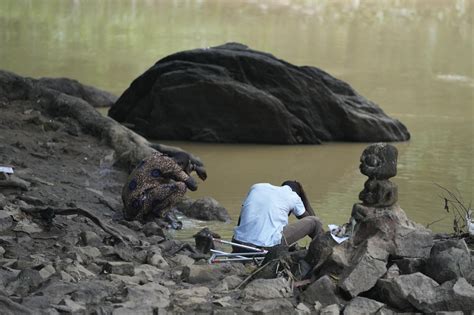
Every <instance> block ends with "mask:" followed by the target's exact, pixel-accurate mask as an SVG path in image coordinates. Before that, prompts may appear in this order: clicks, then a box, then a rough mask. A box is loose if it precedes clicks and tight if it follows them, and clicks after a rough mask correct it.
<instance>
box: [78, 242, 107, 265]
mask: <svg viewBox="0 0 474 315" xmlns="http://www.w3.org/2000/svg"><path fill="white" fill-rule="evenodd" d="M75 251H76V253H77V254H78V255H79V256H80V257H81V260H82V261H83V262H84V263H86V264H89V263H91V262H93V261H94V260H95V259H96V258H98V257H100V256H102V253H101V252H100V250H99V249H98V248H97V247H92V246H84V247H76V248H75Z"/></svg>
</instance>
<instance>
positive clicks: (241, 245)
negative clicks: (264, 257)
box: [212, 238, 267, 254]
mask: <svg viewBox="0 0 474 315" xmlns="http://www.w3.org/2000/svg"><path fill="white" fill-rule="evenodd" d="M212 240H213V241H216V242H219V243H222V244H228V245H233V246H237V247H242V248H246V249H250V250H253V251H256V252H262V253H265V254H266V253H267V251H266V250H264V249H261V248H256V247H252V246H248V245H243V244H239V243H234V242H229V241H224V240H221V239H218V238H213V239H212Z"/></svg>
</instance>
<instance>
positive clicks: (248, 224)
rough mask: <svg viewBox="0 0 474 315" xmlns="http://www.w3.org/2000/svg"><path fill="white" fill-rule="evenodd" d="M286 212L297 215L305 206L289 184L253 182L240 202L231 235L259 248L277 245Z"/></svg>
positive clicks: (286, 218) (286, 220)
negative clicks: (238, 213) (238, 212)
mask: <svg viewBox="0 0 474 315" xmlns="http://www.w3.org/2000/svg"><path fill="white" fill-rule="evenodd" d="M290 211H293V213H294V214H295V215H297V216H300V215H302V214H303V213H304V212H305V211H306V209H305V207H304V204H303V201H302V200H301V198H300V197H299V196H298V194H297V193H295V192H294V191H293V190H291V188H290V187H289V186H273V185H271V184H266V183H262V184H255V185H253V186H252V187H251V188H250V191H249V193H248V195H247V198H246V199H245V201H244V204H243V205H242V210H241V211H240V225H239V226H237V227H235V229H234V238H235V239H236V240H238V241H241V242H245V243H251V244H254V245H257V246H263V247H271V246H275V245H278V244H280V243H281V237H282V231H283V228H284V227H285V226H286V225H287V224H288V214H289V213H290Z"/></svg>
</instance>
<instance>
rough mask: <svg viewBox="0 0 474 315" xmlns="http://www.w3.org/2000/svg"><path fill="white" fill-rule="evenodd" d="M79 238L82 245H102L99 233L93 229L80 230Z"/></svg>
mask: <svg viewBox="0 0 474 315" xmlns="http://www.w3.org/2000/svg"><path fill="white" fill-rule="evenodd" d="M79 239H80V241H81V243H82V245H84V246H94V247H100V246H103V245H104V243H103V242H102V239H101V238H100V237H99V235H97V233H95V232H93V231H82V232H81V233H80V234H79Z"/></svg>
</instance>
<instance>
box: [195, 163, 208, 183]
mask: <svg viewBox="0 0 474 315" xmlns="http://www.w3.org/2000/svg"><path fill="white" fill-rule="evenodd" d="M194 170H195V171H196V174H197V175H198V176H199V178H200V179H201V180H206V178H207V173H206V169H205V168H204V166H196V167H195V168H194Z"/></svg>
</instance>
